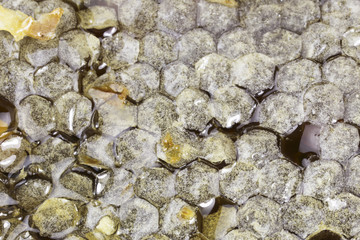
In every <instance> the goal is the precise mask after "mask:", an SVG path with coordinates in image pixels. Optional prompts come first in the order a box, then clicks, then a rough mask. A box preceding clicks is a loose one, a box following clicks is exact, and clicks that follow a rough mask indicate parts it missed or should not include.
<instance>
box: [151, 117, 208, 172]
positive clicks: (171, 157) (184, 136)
mask: <svg viewBox="0 0 360 240" xmlns="http://www.w3.org/2000/svg"><path fill="white" fill-rule="evenodd" d="M201 150H202V144H201V142H200V139H198V138H197V137H196V135H193V134H191V133H189V132H187V131H186V130H185V129H183V128H182V127H181V125H180V124H179V123H177V122H176V123H174V125H173V126H172V127H171V128H169V129H168V130H167V131H166V132H165V133H162V136H161V140H160V141H159V142H158V144H157V145H156V154H157V157H158V158H159V159H161V160H162V161H164V162H166V163H168V164H170V165H171V166H172V167H175V168H179V167H182V166H184V165H186V164H188V163H190V162H191V161H193V160H195V159H196V158H197V157H199V156H200V155H201Z"/></svg>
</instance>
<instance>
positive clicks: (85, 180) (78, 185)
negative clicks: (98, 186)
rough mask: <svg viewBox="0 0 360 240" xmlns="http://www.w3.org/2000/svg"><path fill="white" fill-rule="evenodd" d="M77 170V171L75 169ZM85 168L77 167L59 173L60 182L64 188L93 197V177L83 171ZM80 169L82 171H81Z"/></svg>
mask: <svg viewBox="0 0 360 240" xmlns="http://www.w3.org/2000/svg"><path fill="white" fill-rule="evenodd" d="M76 170H79V171H76ZM84 170H85V169H82V168H79V169H75V171H72V170H70V169H69V172H65V173H64V174H62V175H61V178H60V183H61V185H63V186H64V187H65V188H67V189H69V190H71V191H73V192H75V193H78V194H80V195H81V196H83V197H86V198H93V196H94V185H95V182H94V179H93V177H92V176H89V175H88V174H86V172H85V171H84ZM81 171H84V173H83V172H81Z"/></svg>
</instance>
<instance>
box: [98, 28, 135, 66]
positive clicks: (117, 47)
mask: <svg viewBox="0 0 360 240" xmlns="http://www.w3.org/2000/svg"><path fill="white" fill-rule="evenodd" d="M139 51H140V43H139V41H138V40H136V39H134V38H133V37H131V36H129V35H128V34H126V33H124V32H118V33H116V34H114V35H112V36H109V37H105V38H103V39H102V41H101V56H102V60H103V61H104V62H105V63H106V64H107V65H108V66H110V67H111V68H112V69H114V70H116V69H119V68H122V67H127V66H129V65H132V64H134V63H135V62H136V61H137V59H138V55H139Z"/></svg>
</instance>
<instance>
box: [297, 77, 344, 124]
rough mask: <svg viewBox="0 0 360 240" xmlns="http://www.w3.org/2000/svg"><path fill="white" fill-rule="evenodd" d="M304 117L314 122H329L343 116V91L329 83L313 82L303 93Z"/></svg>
mask: <svg viewBox="0 0 360 240" xmlns="http://www.w3.org/2000/svg"><path fill="white" fill-rule="evenodd" d="M303 102H304V112H305V115H306V119H307V120H308V121H310V122H311V123H314V124H329V123H333V122H336V121H337V120H339V119H343V117H344V110H345V109H344V108H345V107H344V100H343V93H342V92H341V90H340V89H339V88H337V87H336V86H335V85H333V84H331V83H321V84H314V85H312V86H311V87H310V88H308V89H307V90H306V92H305V94H304V100H303Z"/></svg>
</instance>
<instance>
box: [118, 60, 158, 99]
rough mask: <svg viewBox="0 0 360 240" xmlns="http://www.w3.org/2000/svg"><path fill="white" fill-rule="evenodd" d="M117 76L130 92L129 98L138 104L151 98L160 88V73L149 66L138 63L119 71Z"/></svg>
mask: <svg viewBox="0 0 360 240" xmlns="http://www.w3.org/2000/svg"><path fill="white" fill-rule="evenodd" d="M116 76H117V79H118V81H119V82H121V83H123V84H124V85H125V86H126V88H127V89H128V90H129V97H130V98H131V99H133V100H134V101H136V102H140V101H141V100H143V99H145V98H147V97H149V96H150V95H151V94H152V93H154V92H155V91H156V90H158V89H159V86H160V79H159V72H158V71H157V70H156V69H155V68H154V67H152V66H150V65H148V64H143V63H136V64H134V65H131V66H130V67H128V68H126V69H124V70H118V71H117V72H116Z"/></svg>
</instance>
